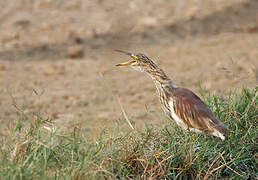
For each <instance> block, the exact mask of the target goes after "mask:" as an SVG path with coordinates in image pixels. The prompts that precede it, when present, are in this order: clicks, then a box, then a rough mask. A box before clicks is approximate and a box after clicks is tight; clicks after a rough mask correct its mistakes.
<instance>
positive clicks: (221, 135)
mask: <svg viewBox="0 0 258 180" xmlns="http://www.w3.org/2000/svg"><path fill="white" fill-rule="evenodd" d="M168 104H169V107H170V111H171V116H172V118H173V119H174V120H175V121H176V123H177V125H179V126H180V127H182V128H183V129H184V130H187V128H188V126H187V125H186V124H185V123H184V122H183V121H182V120H181V119H180V118H179V117H178V116H177V115H176V113H175V110H174V102H173V101H169V102H168ZM207 120H208V121H210V122H212V120H211V119H207ZM189 130H190V131H193V132H197V133H200V132H201V130H199V129H196V128H189ZM211 134H212V135H213V136H216V137H219V138H220V139H221V140H222V141H224V140H225V136H224V135H223V134H221V133H220V132H219V131H214V132H213V133H211Z"/></svg>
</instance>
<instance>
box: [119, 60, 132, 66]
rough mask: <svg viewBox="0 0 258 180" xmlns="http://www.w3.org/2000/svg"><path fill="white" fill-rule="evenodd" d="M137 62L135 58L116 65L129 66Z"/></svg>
mask: <svg viewBox="0 0 258 180" xmlns="http://www.w3.org/2000/svg"><path fill="white" fill-rule="evenodd" d="M134 62H135V60H134V59H133V60H130V61H127V62H124V63H120V64H117V65H116V66H129V65H131V64H133V63H134Z"/></svg>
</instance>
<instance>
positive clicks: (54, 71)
mask: <svg viewBox="0 0 258 180" xmlns="http://www.w3.org/2000/svg"><path fill="white" fill-rule="evenodd" d="M257 9H258V1H256V0H227V1H224V0H210V1H202V0H189V1H187V2H186V1H182V0H174V1H173V2H170V1H153V2H150V1H147V0H132V1H128V2H125V1H113V0H112V1H111V0H105V1H103V0H98V1H90V0H85V1H82V0H70V1H63V0H44V1H43V0H37V1H33V0H16V1H2V2H0V83H1V87H0V92H1V94H0V121H1V123H2V125H1V129H4V128H5V127H6V126H5V125H6V124H8V123H10V122H13V120H15V119H17V107H18V108H20V109H21V110H22V111H23V112H24V113H25V114H31V113H33V112H37V111H38V110H39V109H40V111H41V113H42V114H43V116H44V117H49V118H51V119H52V120H53V122H55V125H56V126H58V127H60V128H61V129H64V130H65V129H70V128H71V127H73V126H76V125H80V126H81V127H82V128H83V129H84V130H85V131H87V133H88V135H89V136H91V137H95V136H96V135H97V134H99V132H100V131H101V130H102V129H103V128H110V127H111V128H113V127H116V126H120V127H128V125H127V124H126V122H125V121H124V117H123V115H122V113H121V106H120V104H119V103H118V102H119V100H120V101H121V105H122V107H123V109H124V110H125V111H126V112H127V114H128V116H129V118H130V120H131V121H132V122H133V124H134V125H135V126H136V127H137V128H142V127H144V125H145V123H146V122H147V123H148V124H153V125H154V126H158V125H160V124H162V123H164V121H165V118H164V115H163V114H162V111H161V108H160V104H159V101H158V98H157V97H156V96H155V95H154V94H155V88H154V85H153V84H152V82H151V80H150V79H149V78H148V77H147V76H145V75H143V74H140V73H138V72H134V71H133V70H131V69H128V68H118V67H115V66H114V65H115V64H117V63H119V62H122V61H124V60H127V59H128V57H126V56H124V55H122V54H119V53H116V52H114V51H113V50H114V49H123V50H128V51H132V52H143V53H145V54H146V55H148V56H149V57H151V58H152V59H153V60H154V61H156V62H157V63H158V64H159V65H160V66H161V67H163V69H164V70H165V71H166V72H167V73H168V74H169V75H170V76H171V77H172V78H173V79H174V81H175V82H176V83H177V84H178V85H180V86H183V87H187V88H190V89H192V90H193V91H194V92H196V93H197V94H198V93H199V90H200V87H201V88H203V89H204V90H205V91H206V92H207V93H213V94H218V95H223V96H226V95H227V94H228V93H229V91H230V90H231V89H232V88H234V89H236V90H237V91H238V90H240V89H241V87H243V86H245V87H250V88H253V87H254V86H256V85H257V79H258V77H257V76H258V60H257V59H258V49H257V48H258V11H257ZM14 103H15V104H16V105H17V107H15V106H14V105H13V104H14ZM2 132H4V131H2Z"/></svg>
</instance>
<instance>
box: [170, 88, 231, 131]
mask: <svg viewBox="0 0 258 180" xmlns="http://www.w3.org/2000/svg"><path fill="white" fill-rule="evenodd" d="M172 100H173V105H174V112H175V113H176V115H177V116H178V117H179V118H180V119H181V120H182V121H183V122H184V123H185V124H187V125H188V127H189V128H195V129H198V130H204V131H209V132H213V131H214V130H217V131H219V132H220V133H222V134H226V133H227V128H226V126H225V125H224V124H223V123H222V122H221V121H220V120H219V119H217V118H216V117H215V115H214V114H213V113H212V111H211V110H210V109H209V108H208V106H207V105H206V104H205V103H204V102H203V101H202V100H201V99H200V98H199V97H198V96H197V95H196V94H194V93H193V92H192V91H190V90H188V89H185V88H175V89H173V90H172Z"/></svg>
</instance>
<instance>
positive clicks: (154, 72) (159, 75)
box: [145, 66, 177, 91]
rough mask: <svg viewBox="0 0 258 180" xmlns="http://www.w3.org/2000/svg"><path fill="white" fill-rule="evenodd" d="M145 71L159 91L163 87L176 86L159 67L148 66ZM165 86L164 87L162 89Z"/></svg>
mask: <svg viewBox="0 0 258 180" xmlns="http://www.w3.org/2000/svg"><path fill="white" fill-rule="evenodd" d="M145 72H146V73H147V74H148V75H149V76H150V77H151V78H152V79H153V81H154V83H155V85H156V87H157V90H158V91H160V90H161V89H162V90H165V89H167V88H168V89H171V88H176V87H177V86H176V84H175V83H174V81H173V80H172V79H170V78H169V77H168V75H167V74H166V73H165V72H164V71H163V70H162V69H161V68H159V67H157V66H156V67H155V68H149V69H147V70H145ZM164 88H165V89H164Z"/></svg>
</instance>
